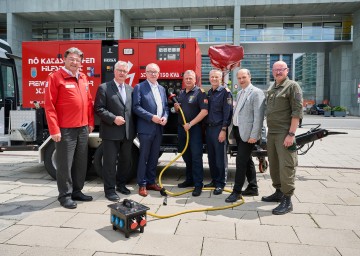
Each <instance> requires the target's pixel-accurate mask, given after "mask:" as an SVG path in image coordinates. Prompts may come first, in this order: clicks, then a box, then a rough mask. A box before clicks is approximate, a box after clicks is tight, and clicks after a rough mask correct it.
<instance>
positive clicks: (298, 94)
mask: <svg viewBox="0 0 360 256" xmlns="http://www.w3.org/2000/svg"><path fill="white" fill-rule="evenodd" d="M301 98H302V97H301V93H298V92H297V93H295V99H296V100H297V101H301Z"/></svg>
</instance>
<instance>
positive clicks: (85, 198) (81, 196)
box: [71, 191, 93, 202]
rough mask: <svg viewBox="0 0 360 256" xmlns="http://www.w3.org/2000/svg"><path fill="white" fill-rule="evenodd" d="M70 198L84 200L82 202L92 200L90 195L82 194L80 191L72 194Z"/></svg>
mask: <svg viewBox="0 0 360 256" xmlns="http://www.w3.org/2000/svg"><path fill="white" fill-rule="evenodd" d="M71 199H72V200H75V201H84V202H89V201H92V200H93V198H92V196H87V195H84V194H83V193H82V192H81V191H80V192H77V193H76V194H72V195H71Z"/></svg>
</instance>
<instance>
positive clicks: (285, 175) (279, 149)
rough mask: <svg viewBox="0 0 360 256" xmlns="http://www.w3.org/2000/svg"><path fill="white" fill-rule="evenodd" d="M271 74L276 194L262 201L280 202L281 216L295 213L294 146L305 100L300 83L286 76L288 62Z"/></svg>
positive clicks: (271, 148) (270, 155)
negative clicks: (272, 78)
mask: <svg viewBox="0 0 360 256" xmlns="http://www.w3.org/2000/svg"><path fill="white" fill-rule="evenodd" d="M272 72H273V76H274V79H275V83H274V84H273V85H272V86H271V87H270V88H269V90H268V92H267V97H266V104H267V113H266V115H267V116H266V117H267V126H268V137H267V152H268V158H269V165H270V175H271V180H272V185H273V187H274V188H275V189H276V191H275V193H273V194H272V195H270V196H264V197H262V199H261V200H262V201H265V202H280V204H279V205H278V206H277V207H276V208H275V209H273V211H272V213H273V214H276V215H280V214H286V213H288V212H290V211H292V210H293V205H292V202H291V196H292V195H293V194H294V190H295V167H296V166H297V163H298V161H297V152H296V151H295V150H292V147H291V146H292V145H293V144H294V142H295V132H296V128H297V127H298V125H299V120H300V118H302V102H303V99H302V91H301V88H300V86H299V85H298V83H296V82H295V81H292V80H290V79H289V78H288V76H287V74H288V72H289V69H288V67H287V64H286V63H285V62H283V61H277V62H275V63H274V65H273V70H272Z"/></svg>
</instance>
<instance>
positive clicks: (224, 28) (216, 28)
mask: <svg viewBox="0 0 360 256" xmlns="http://www.w3.org/2000/svg"><path fill="white" fill-rule="evenodd" d="M209 29H210V30H226V25H210V26H209Z"/></svg>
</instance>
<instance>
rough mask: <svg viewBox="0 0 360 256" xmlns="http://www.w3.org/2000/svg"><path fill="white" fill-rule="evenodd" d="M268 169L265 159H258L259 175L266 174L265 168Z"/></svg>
mask: <svg viewBox="0 0 360 256" xmlns="http://www.w3.org/2000/svg"><path fill="white" fill-rule="evenodd" d="M268 167H269V163H268V161H266V159H265V158H259V171H260V172H261V173H264V172H266V170H267V168H268Z"/></svg>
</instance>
